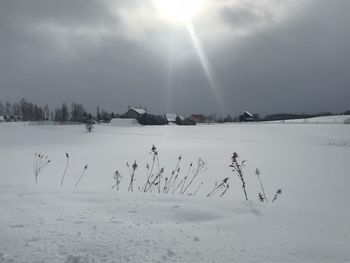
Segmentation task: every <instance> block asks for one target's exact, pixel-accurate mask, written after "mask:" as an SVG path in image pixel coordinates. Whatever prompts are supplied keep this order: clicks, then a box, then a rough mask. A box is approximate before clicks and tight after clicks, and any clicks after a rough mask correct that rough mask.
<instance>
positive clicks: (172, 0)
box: [154, 0, 203, 25]
mask: <svg viewBox="0 0 350 263" xmlns="http://www.w3.org/2000/svg"><path fill="white" fill-rule="evenodd" d="M154 3H155V6H156V8H157V9H158V12H159V14H160V16H161V17H162V18H163V19H165V20H167V21H168V22H171V23H173V24H177V25H186V24H188V23H189V22H191V20H192V19H193V18H194V17H195V16H196V15H198V14H199V12H200V11H201V9H202V7H203V0H154Z"/></svg>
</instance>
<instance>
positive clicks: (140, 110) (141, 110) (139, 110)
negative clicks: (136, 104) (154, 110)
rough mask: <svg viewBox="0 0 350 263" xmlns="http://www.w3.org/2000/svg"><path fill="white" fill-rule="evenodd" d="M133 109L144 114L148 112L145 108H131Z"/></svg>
mask: <svg viewBox="0 0 350 263" xmlns="http://www.w3.org/2000/svg"><path fill="white" fill-rule="evenodd" d="M131 109H132V110H134V111H136V112H137V113H138V114H140V115H143V114H145V113H146V111H145V110H144V109H138V108H131Z"/></svg>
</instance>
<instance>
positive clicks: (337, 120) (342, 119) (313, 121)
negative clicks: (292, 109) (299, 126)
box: [272, 115, 350, 124]
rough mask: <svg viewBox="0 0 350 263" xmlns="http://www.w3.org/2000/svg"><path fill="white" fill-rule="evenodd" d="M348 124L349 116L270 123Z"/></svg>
mask: <svg viewBox="0 0 350 263" xmlns="http://www.w3.org/2000/svg"><path fill="white" fill-rule="evenodd" d="M346 121H347V122H348V124H349V123H350V115H333V116H320V117H313V118H307V119H293V120H285V121H272V122H287V123H305V124H306V123H311V124H318V123H321V124H324V123H329V124H331V123H336V124H344V122H346Z"/></svg>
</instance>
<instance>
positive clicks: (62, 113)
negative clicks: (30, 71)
mask: <svg viewBox="0 0 350 263" xmlns="http://www.w3.org/2000/svg"><path fill="white" fill-rule="evenodd" d="M0 116H4V117H5V120H9V121H56V122H61V123H65V122H68V121H69V122H83V123H85V122H88V121H89V120H91V119H96V120H98V121H101V120H104V121H109V120H110V119H112V118H116V117H118V115H117V114H115V113H113V112H107V111H105V110H102V111H100V109H99V107H97V109H96V113H95V114H91V113H89V112H87V110H86V108H85V107H84V106H83V105H82V104H79V103H76V102H73V103H72V104H71V105H70V107H69V106H68V105H67V103H62V106H61V107H59V108H55V109H53V110H51V109H50V108H49V106H48V105H47V104H46V105H45V106H44V107H41V106H38V105H37V104H34V103H32V102H29V101H27V100H26V99H21V100H20V101H19V102H15V103H10V102H5V103H2V102H1V101H0Z"/></svg>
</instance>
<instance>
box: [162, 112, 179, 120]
mask: <svg viewBox="0 0 350 263" xmlns="http://www.w3.org/2000/svg"><path fill="white" fill-rule="evenodd" d="M165 117H166V119H167V120H168V121H176V117H177V115H176V114H175V113H167V114H165Z"/></svg>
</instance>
